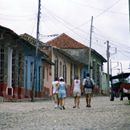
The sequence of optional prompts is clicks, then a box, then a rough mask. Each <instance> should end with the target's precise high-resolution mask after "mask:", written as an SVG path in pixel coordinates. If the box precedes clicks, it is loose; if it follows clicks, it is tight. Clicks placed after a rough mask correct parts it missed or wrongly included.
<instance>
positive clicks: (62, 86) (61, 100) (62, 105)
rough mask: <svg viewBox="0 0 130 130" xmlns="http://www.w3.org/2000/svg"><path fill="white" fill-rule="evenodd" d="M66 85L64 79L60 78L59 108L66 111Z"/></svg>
mask: <svg viewBox="0 0 130 130" xmlns="http://www.w3.org/2000/svg"><path fill="white" fill-rule="evenodd" d="M66 90H67V87H66V83H65V82H64V79H63V77H60V78H59V92H58V98H59V108H60V109H61V110H62V109H63V110H64V109H65V97H66Z"/></svg>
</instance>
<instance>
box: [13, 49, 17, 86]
mask: <svg viewBox="0 0 130 130" xmlns="http://www.w3.org/2000/svg"><path fill="white" fill-rule="evenodd" d="M16 76H17V75H16V51H15V50H13V53H12V87H16V80H17V77H16Z"/></svg>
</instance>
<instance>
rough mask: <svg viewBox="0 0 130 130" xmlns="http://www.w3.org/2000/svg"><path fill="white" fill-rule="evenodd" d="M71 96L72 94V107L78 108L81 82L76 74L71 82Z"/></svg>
mask: <svg viewBox="0 0 130 130" xmlns="http://www.w3.org/2000/svg"><path fill="white" fill-rule="evenodd" d="M73 96H74V106H73V108H76V107H77V108H79V104H80V96H81V84H80V79H78V76H76V77H75V79H74V82H73Z"/></svg>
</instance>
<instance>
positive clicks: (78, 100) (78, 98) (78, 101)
mask: <svg viewBox="0 0 130 130" xmlns="http://www.w3.org/2000/svg"><path fill="white" fill-rule="evenodd" d="M76 99H77V107H78V108H79V104H80V96H77V98H76Z"/></svg>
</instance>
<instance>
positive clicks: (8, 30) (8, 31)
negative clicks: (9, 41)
mask: <svg viewBox="0 0 130 130" xmlns="http://www.w3.org/2000/svg"><path fill="white" fill-rule="evenodd" d="M0 32H2V33H3V34H4V33H9V34H11V35H12V36H14V37H16V38H19V35H18V34H16V33H15V32H14V31H13V30H11V29H9V28H7V27H4V26H1V25H0Z"/></svg>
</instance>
